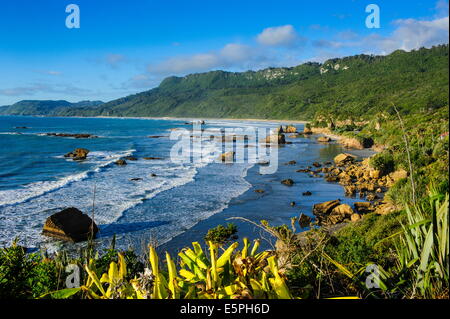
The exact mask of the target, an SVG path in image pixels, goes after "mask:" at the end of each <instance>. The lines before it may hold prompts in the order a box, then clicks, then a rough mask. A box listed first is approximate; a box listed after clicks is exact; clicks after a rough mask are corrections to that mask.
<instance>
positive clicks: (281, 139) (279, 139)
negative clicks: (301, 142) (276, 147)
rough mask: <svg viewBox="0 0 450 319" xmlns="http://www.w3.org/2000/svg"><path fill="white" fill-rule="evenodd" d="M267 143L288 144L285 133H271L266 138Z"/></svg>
mask: <svg viewBox="0 0 450 319" xmlns="http://www.w3.org/2000/svg"><path fill="white" fill-rule="evenodd" d="M265 143H266V144H286V138H285V136H284V134H274V135H269V136H267V137H266V139H265Z"/></svg>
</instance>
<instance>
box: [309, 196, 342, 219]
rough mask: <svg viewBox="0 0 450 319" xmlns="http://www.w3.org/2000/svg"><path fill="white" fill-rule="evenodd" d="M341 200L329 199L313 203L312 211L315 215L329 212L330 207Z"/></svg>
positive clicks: (338, 203) (336, 204)
mask: <svg viewBox="0 0 450 319" xmlns="http://www.w3.org/2000/svg"><path fill="white" fill-rule="evenodd" d="M340 203H341V201H340V200H339V199H335V200H330V201H328V202H324V203H319V204H315V205H314V206H313V213H314V215H316V216H321V215H328V214H329V213H331V211H332V209H333V208H335V207H336V206H338V205H340Z"/></svg>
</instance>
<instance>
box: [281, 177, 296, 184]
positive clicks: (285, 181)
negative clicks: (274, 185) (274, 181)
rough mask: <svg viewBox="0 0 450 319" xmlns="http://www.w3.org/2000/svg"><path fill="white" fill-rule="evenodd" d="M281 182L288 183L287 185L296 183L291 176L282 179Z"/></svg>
mask: <svg viewBox="0 0 450 319" xmlns="http://www.w3.org/2000/svg"><path fill="white" fill-rule="evenodd" d="M281 183H282V184H284V185H287V186H292V185H294V181H293V180H292V179H290V178H288V179H284V180H282V181H281Z"/></svg>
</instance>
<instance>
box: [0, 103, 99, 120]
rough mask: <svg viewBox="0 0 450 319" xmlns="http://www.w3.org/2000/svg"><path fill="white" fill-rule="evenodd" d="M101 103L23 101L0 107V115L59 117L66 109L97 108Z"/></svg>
mask: <svg viewBox="0 0 450 319" xmlns="http://www.w3.org/2000/svg"><path fill="white" fill-rule="evenodd" d="M103 103H104V102H102V101H81V102H77V103H70V102H68V101H65V100H59V101H53V100H23V101H19V102H17V103H14V104H13V105H6V106H0V114H1V115H45V116H52V115H60V114H61V113H62V112H64V110H66V109H77V108H84V107H97V106H99V105H101V104H103Z"/></svg>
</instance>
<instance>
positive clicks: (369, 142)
mask: <svg viewBox="0 0 450 319" xmlns="http://www.w3.org/2000/svg"><path fill="white" fill-rule="evenodd" d="M339 143H340V144H342V145H343V146H344V147H346V148H353V149H358V150H362V149H365V148H369V147H372V146H373V139H372V138H370V137H359V138H355V137H349V138H341V139H339Z"/></svg>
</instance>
